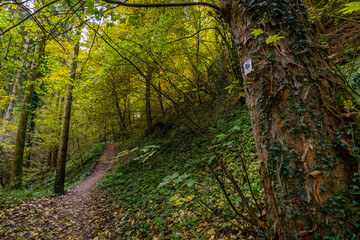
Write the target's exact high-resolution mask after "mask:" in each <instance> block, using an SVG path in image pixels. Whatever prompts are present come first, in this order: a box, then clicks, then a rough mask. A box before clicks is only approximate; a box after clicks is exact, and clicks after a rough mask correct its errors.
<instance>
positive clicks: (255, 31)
mask: <svg viewBox="0 0 360 240" xmlns="http://www.w3.org/2000/svg"><path fill="white" fill-rule="evenodd" d="M263 33H264V31H263V30H262V29H260V28H259V29H254V31H252V32H251V34H254V35H255V36H259V35H260V34H263Z"/></svg>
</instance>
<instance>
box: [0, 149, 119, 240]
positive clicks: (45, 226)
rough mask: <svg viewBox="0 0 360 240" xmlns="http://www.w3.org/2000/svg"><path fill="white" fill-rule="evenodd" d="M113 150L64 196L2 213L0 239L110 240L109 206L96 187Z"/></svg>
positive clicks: (29, 203) (106, 168)
mask: <svg viewBox="0 0 360 240" xmlns="http://www.w3.org/2000/svg"><path fill="white" fill-rule="evenodd" d="M115 147H116V146H115V145H114V144H108V145H106V147H105V151H104V153H103V155H102V156H101V158H100V160H99V162H98V164H97V166H96V167H95V169H94V170H93V172H92V173H91V174H90V175H89V176H88V177H87V178H86V179H85V180H83V181H82V182H81V183H80V184H78V185H77V186H76V187H74V188H72V189H71V190H69V191H68V192H67V194H66V195H63V196H58V197H49V198H42V199H34V200H30V201H25V202H23V203H21V204H19V205H17V206H15V207H13V208H8V209H5V210H3V211H2V212H1V213H0V239H109V237H108V236H109V235H110V232H109V230H110V229H111V219H112V215H111V212H112V211H111V205H112V204H111V203H109V202H107V198H106V196H104V195H102V194H101V193H99V192H97V191H96V190H95V187H96V184H97V183H98V182H99V181H100V180H101V179H102V178H104V177H105V175H106V173H107V170H108V169H109V167H111V166H112V165H113V164H114V162H115ZM109 213H110V214H109Z"/></svg>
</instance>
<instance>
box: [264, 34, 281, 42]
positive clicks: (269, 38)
mask: <svg viewBox="0 0 360 240" xmlns="http://www.w3.org/2000/svg"><path fill="white" fill-rule="evenodd" d="M282 38H285V37H283V36H279V35H274V36H270V37H268V38H267V39H266V44H270V43H272V42H273V43H277V41H279V40H280V39H282Z"/></svg>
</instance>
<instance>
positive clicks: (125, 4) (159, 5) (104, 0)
mask: <svg viewBox="0 0 360 240" xmlns="http://www.w3.org/2000/svg"><path fill="white" fill-rule="evenodd" d="M102 1H103V2H107V3H112V4H119V5H120V6H124V7H144V8H158V7H186V6H207V7H211V8H213V9H215V10H217V11H219V12H221V9H220V7H219V6H216V5H214V4H211V3H206V2H191V3H153V4H148V3H126V2H121V1H118V0H102Z"/></svg>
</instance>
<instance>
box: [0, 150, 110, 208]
mask: <svg viewBox="0 0 360 240" xmlns="http://www.w3.org/2000/svg"><path fill="white" fill-rule="evenodd" d="M103 148H104V144H94V145H92V146H91V147H90V148H89V150H88V151H87V152H86V153H85V154H84V155H83V156H82V160H83V162H82V163H81V161H80V160H79V159H78V156H72V158H71V159H70V160H69V161H68V162H67V165H66V179H65V189H66V190H67V189H70V188H72V187H74V186H76V185H77V184H78V183H79V182H81V180H83V179H84V178H85V177H87V176H88V175H89V174H90V173H91V171H92V169H94V167H95V166H96V163H97V160H98V159H99V157H100V156H101V154H102V152H103ZM54 181H55V172H54V171H53V172H49V173H47V174H46V175H42V174H41V171H38V170H37V169H36V168H34V169H33V168H25V169H24V177H23V188H22V189H19V190H8V189H3V188H1V189H0V209H3V208H5V207H8V206H10V205H13V204H16V203H17V202H18V201H21V200H24V199H33V198H40V197H44V196H49V195H51V194H52V193H53V187H54Z"/></svg>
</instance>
